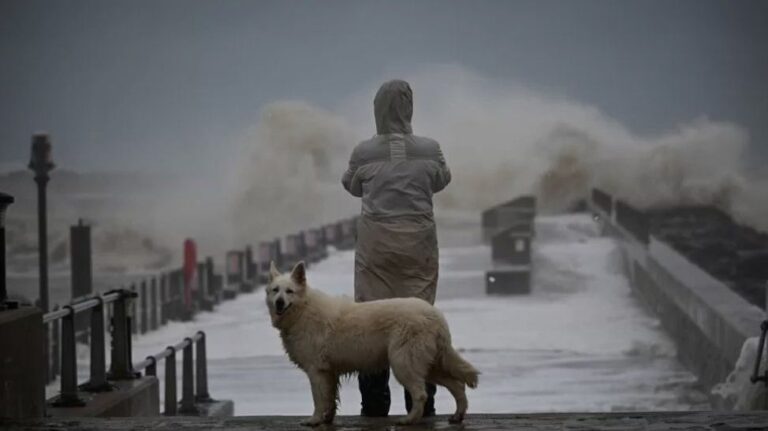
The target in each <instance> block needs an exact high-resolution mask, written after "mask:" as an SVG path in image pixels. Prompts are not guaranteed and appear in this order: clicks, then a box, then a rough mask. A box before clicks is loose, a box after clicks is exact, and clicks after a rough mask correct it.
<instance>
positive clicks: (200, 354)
mask: <svg viewBox="0 0 768 431" xmlns="http://www.w3.org/2000/svg"><path fill="white" fill-rule="evenodd" d="M198 334H199V335H200V337H199V339H198V340H197V345H196V350H197V351H196V352H195V354H196V355H197V362H196V363H195V371H196V372H195V380H196V381H195V383H196V386H197V395H195V401H196V402H198V403H207V402H211V401H213V400H212V399H211V395H210V394H209V393H208V360H207V358H206V356H207V355H206V353H205V332H203V331H199V332H198Z"/></svg>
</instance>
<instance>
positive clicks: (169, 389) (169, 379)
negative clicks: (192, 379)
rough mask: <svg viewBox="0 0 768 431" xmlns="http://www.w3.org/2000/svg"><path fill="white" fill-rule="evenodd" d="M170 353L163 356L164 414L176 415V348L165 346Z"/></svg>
mask: <svg viewBox="0 0 768 431" xmlns="http://www.w3.org/2000/svg"><path fill="white" fill-rule="evenodd" d="M166 348H167V349H168V350H170V351H171V354H170V355H168V357H166V358H165V411H164V412H163V414H164V415H165V416H176V413H177V411H176V403H177V401H176V397H177V395H176V348H174V347H173V346H168V347H166Z"/></svg>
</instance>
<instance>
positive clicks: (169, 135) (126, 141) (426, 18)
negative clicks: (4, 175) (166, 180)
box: [0, 0, 768, 171]
mask: <svg viewBox="0 0 768 431" xmlns="http://www.w3.org/2000/svg"><path fill="white" fill-rule="evenodd" d="M766 42H768V2H766V1H735V2H734V1H699V0H694V1H666V0H665V1H642V2H640V1H636V2H631V1H612V0H605V1H530V2H529V1H462V2H458V1H413V0H407V1H394V2H393V1H386V2H385V1H323V2H320V1H316V2H303V1H269V2H268V1H234V0H230V1H192V0H187V1H178V0H164V1H156V0H148V1H102V0H94V1H71V0H70V1H65V0H58V1H36V0H0V59H1V61H2V63H1V65H0V166H1V165H5V166H8V164H15V163H22V162H26V160H27V158H28V151H29V137H30V134H31V133H32V132H33V131H35V130H40V129H43V130H47V131H49V132H50V133H51V134H52V136H53V139H54V157H55V159H56V161H58V163H59V165H60V166H67V167H72V168H76V169H98V170H103V169H124V170H133V169H145V170H149V171H158V170H164V169H168V170H171V171H180V170H184V169H187V168H192V169H194V168H195V167H197V166H200V165H201V164H202V163H203V160H214V161H215V160H216V150H217V146H218V145H219V143H222V142H227V141H229V140H231V139H234V138H235V137H236V136H238V135H239V134H241V133H242V131H243V129H244V128H246V127H248V126H249V125H251V124H253V123H254V121H255V120H256V119H257V118H258V113H259V109H260V108H261V107H263V106H264V104H265V103H268V102H270V101H274V100H281V99H300V100H307V101H309V102H311V103H314V104H317V105H319V106H323V107H329V108H332V107H334V106H335V105H336V104H337V103H338V102H339V100H340V99H342V98H344V97H346V96H347V95H349V93H351V92H353V91H359V90H360V88H361V87H362V86H364V85H368V84H369V83H370V82H371V80H372V79H373V78H377V77H388V75H387V74H388V73H389V72H392V71H402V70H410V68H414V69H415V68H417V67H418V66H419V65H429V64H455V65H460V66H462V67H466V68H468V69H470V70H472V71H474V72H477V73H478V74H480V75H482V76H486V77H489V78H491V79H496V80H500V81H505V80H510V81H516V82H521V83H524V84H525V85H529V86H532V87H534V88H540V89H544V90H545V91H548V92H551V93H554V94H558V95H562V96H565V97H568V98H571V99H573V100H576V101H580V102H583V103H586V104H590V105H593V106H596V107H598V108H599V109H600V110H601V111H603V112H604V113H605V114H607V115H609V116H611V117H613V118H615V119H617V120H618V121H620V122H621V123H623V124H625V125H626V126H627V127H628V128H629V129H630V130H632V131H633V132H635V133H639V134H653V133H658V132H661V131H664V130H667V129H669V128H672V127H674V126H675V125H676V124H679V123H681V122H685V121H690V120H692V119H695V118H698V117H701V116H706V117H708V118H710V119H712V120H722V121H732V122H735V123H737V124H740V125H742V126H744V127H745V128H746V129H747V130H748V131H749V132H750V133H751V135H752V138H753V146H754V147H756V148H758V149H757V150H756V151H755V152H754V154H758V155H765V154H768V151H766V150H765V147H766V146H768V44H767V43H766ZM372 91H373V90H372ZM416 91H418V89H417V90H416ZM363 108H364V109H369V106H365V107H363Z"/></svg>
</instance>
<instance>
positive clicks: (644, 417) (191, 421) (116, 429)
mask: <svg viewBox="0 0 768 431" xmlns="http://www.w3.org/2000/svg"><path fill="white" fill-rule="evenodd" d="M303 419H304V418H303V417H298V416H243V417H235V418H197V417H167V418H166V417H157V418H111V419H98V418H67V419H34V420H26V421H10V422H3V421H2V420H0V428H2V429H4V430H7V431H17V430H50V431H54V430H106V431H110V430H112V431H123V430H148V429H152V430H171V429H173V430H204V429H205V430H208V429H216V430H220V431H226V430H237V431H243V430H275V431H281V430H307V429H309V428H306V427H302V426H301V425H300V424H299V423H300V422H301V420H303ZM395 421H396V418H395V417H391V418H377V419H369V418H360V417H355V416H342V417H339V418H337V419H336V423H335V424H334V425H325V426H321V427H318V428H316V429H318V430H360V431H363V430H370V431H374V430H394V429H402V430H410V431H423V430H465V431H470V430H530V431H550V430H551V431H554V430H558V431H571V430H574V431H575V430H595V431H602V430H605V431H607V430H610V431H630V430H631V431H639V430H717V431H726V430H729V431H730V430H766V429H768V412H766V411H762V412H748V413H746V412H745V413H733V412H669V413H655V412H651V413H634V412H633V413H557V414H552V413H541V414H527V415H515V414H504V415H469V416H468V417H467V418H466V420H465V421H464V423H463V424H460V425H451V424H449V423H448V418H447V417H446V416H438V417H436V418H431V419H428V420H425V421H424V422H423V423H421V424H417V425H410V426H397V425H395Z"/></svg>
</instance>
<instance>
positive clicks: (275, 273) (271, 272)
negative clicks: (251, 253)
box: [269, 260, 280, 283]
mask: <svg viewBox="0 0 768 431" xmlns="http://www.w3.org/2000/svg"><path fill="white" fill-rule="evenodd" d="M279 276H280V271H278V270H277V266H275V261H274V260H273V261H270V262H269V282H270V283H271V282H272V281H274V280H275V279H276V278H277V277H279Z"/></svg>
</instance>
